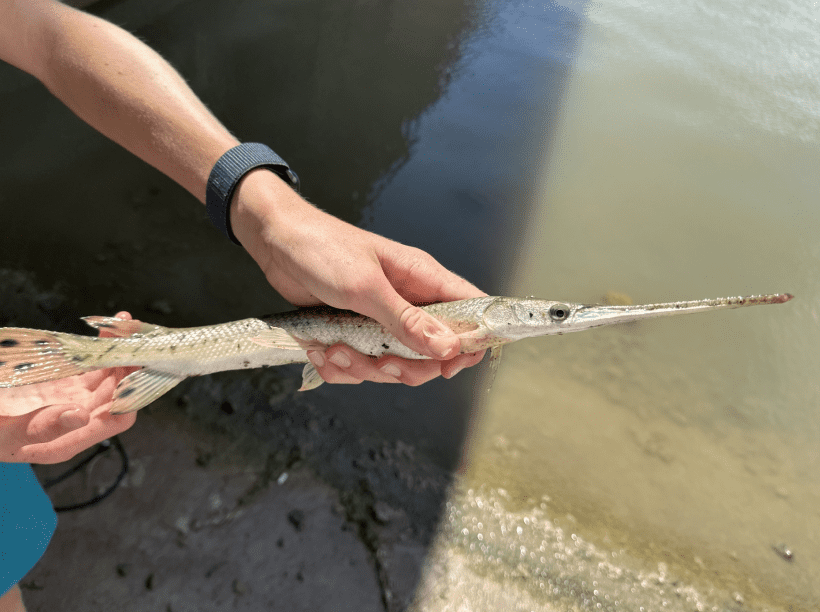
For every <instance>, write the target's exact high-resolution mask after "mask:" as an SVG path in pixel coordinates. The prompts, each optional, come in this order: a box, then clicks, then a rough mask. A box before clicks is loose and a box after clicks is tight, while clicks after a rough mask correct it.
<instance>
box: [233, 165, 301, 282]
mask: <svg viewBox="0 0 820 612" xmlns="http://www.w3.org/2000/svg"><path fill="white" fill-rule="evenodd" d="M302 204H307V202H305V200H303V199H302V197H301V196H300V195H299V194H298V193H297V192H296V191H294V190H293V188H291V186H290V185H288V184H287V183H286V182H285V181H284V180H282V179H281V178H280V177H279V176H277V175H276V174H275V173H273V172H271V171H270V170H267V169H265V168H257V169H255V170H251V171H250V172H248V173H247V174H246V175H245V176H244V177H243V178H242V180H241V181H240V182H239V184H238V185H237V187H236V191H235V192H234V195H233V199H232V201H231V204H230V209H229V218H230V223H231V229H232V230H233V233H234V235H235V236H236V238H237V239H238V240H239V242H240V243H241V244H242V246H243V247H244V248H245V250H246V251H248V253H249V254H250V255H251V257H253V259H254V260H256V262H257V263H258V264H259V265H260V266H261V267H263V269H264V267H265V266H264V265H263V264H264V262H265V261H266V260H267V258H268V257H269V256H270V249H271V246H272V245H273V244H275V243H276V242H277V235H280V234H282V233H283V231H284V230H285V229H286V228H287V223H288V222H287V221H286V219H287V217H288V216H289V214H288V211H290V210H293V209H294V208H296V207H298V206H299V205H302Z"/></svg>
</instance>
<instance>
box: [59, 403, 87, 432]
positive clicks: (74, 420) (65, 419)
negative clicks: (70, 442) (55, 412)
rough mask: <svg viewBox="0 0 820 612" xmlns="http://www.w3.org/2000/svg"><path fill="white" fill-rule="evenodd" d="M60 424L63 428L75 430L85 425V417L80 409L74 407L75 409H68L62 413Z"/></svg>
mask: <svg viewBox="0 0 820 612" xmlns="http://www.w3.org/2000/svg"><path fill="white" fill-rule="evenodd" d="M60 425H61V426H62V427H63V429H68V430H70V431H73V430H75V429H79V428H80V427H82V426H83V425H85V419H84V418H83V415H82V414H81V413H80V409H79V408H74V409H73V410H66V411H65V412H63V413H62V414H61V415H60Z"/></svg>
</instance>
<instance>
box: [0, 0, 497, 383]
mask: <svg viewBox="0 0 820 612" xmlns="http://www.w3.org/2000/svg"><path fill="white" fill-rule="evenodd" d="M0 58H3V59H6V60H7V61H9V62H11V63H13V64H15V65H17V66H18V67H19V68H21V69H23V70H25V71H27V72H29V73H31V74H32V75H34V76H35V77H37V78H38V79H39V80H40V81H42V82H43V83H44V84H45V85H46V87H48V88H49V90H50V91H51V92H52V93H54V95H56V96H57V97H58V98H60V99H61V100H62V101H63V102H65V103H66V104H67V105H68V106H69V107H70V108H71V109H72V110H73V111H74V112H75V113H77V115H79V116H80V117H81V118H82V119H84V120H85V121H86V122H88V123H89V124H90V125H91V126H93V127H94V128H96V129H98V130H99V131H101V132H102V133H103V134H105V135H106V136H108V137H109V138H111V139H112V140H114V141H116V142H118V143H119V144H121V145H122V146H124V147H125V148H126V149H128V150H129V151H132V152H133V153H135V154H136V155H138V156H139V157H141V158H142V159H143V160H145V161H146V162H148V163H149V164H151V165H153V166H154V167H156V168H157V169H159V170H160V171H162V172H163V173H165V174H167V175H168V176H170V177H171V178H173V179H174V180H175V181H177V182H178V183H180V184H181V185H182V186H184V187H185V188H186V189H187V190H188V191H190V192H191V193H192V194H193V195H194V196H196V197H197V198H198V199H199V200H200V201H204V199H205V190H206V184H207V179H208V176H209V174H210V171H211V169H212V167H213V165H214V164H215V163H216V161H217V159H218V158H219V157H220V156H221V155H222V154H223V153H224V152H225V151H227V150H228V149H230V148H232V147H233V146H235V145H236V144H238V141H237V140H236V139H235V138H234V137H233V136H231V134H230V133H229V132H228V131H227V130H226V129H225V128H224V127H223V126H222V125H221V124H220V123H219V122H218V121H217V120H216V118H215V117H214V116H213V115H212V114H211V113H210V112H209V111H208V110H207V109H206V108H205V106H204V105H203V104H202V103H201V102H200V101H199V99H198V98H197V97H196V96H195V95H194V93H193V92H192V91H191V90H190V88H189V87H188V86H187V84H186V83H185V82H184V80H183V79H182V78H181V77H180V76H179V75H178V74H177V72H176V71H175V70H174V69H173V68H171V66H170V65H169V64H168V63H167V62H165V61H164V60H163V59H162V58H161V57H160V56H159V55H158V54H157V53H155V52H154V51H152V50H151V49H150V48H149V47H147V46H146V45H145V44H143V43H142V42H140V41H139V40H137V39H136V38H135V37H133V36H132V35H130V34H128V33H127V32H125V31H124V30H122V29H120V28H118V27H117V26H115V25H113V24H110V23H108V22H106V21H104V20H102V19H99V18H97V17H94V16H91V15H88V14H86V13H83V12H81V11H78V10H75V9H72V8H69V7H67V6H65V5H62V4H60V3H58V2H55V1H53V0H29V1H25V2H24V1H17V0H0ZM231 223H232V226H233V230H234V233H235V234H236V236H237V238H238V239H239V240H240V242H241V243H242V245H243V246H244V247H245V248H246V249H247V250H248V252H249V253H250V255H251V256H252V257H253V258H254V260H255V261H256V262H257V263H258V264H259V266H260V267H261V268H262V269H263V270H264V271H265V274H266V276H267V278H268V280H269V281H270V283H271V284H272V285H273V287H274V288H275V289H277V290H278V291H279V292H280V293H281V294H282V295H283V296H284V297H285V298H286V299H288V300H289V301H291V302H292V303H294V304H298V305H306V304H314V303H318V302H324V303H326V304H329V305H331V306H335V307H337V308H346V309H350V310H355V311H357V312H360V313H362V314H364V315H367V316H371V317H373V318H375V319H376V320H378V321H379V322H380V323H382V324H383V325H385V326H386V327H387V328H388V329H389V330H390V331H391V332H392V333H393V334H394V335H395V336H396V337H397V338H398V339H399V340H400V341H401V342H402V343H403V344H405V345H407V346H409V347H410V348H412V349H414V350H416V351H417V352H419V353H422V354H424V355H426V356H428V357H431V358H433V361H411V360H402V359H398V358H395V357H388V358H383V359H382V360H378V361H375V360H371V359H369V358H366V357H364V356H363V355H360V354H358V353H355V352H354V351H352V350H351V349H349V348H347V347H341V346H337V347H332V348H331V349H329V350H328V351H326V353H325V354H320V353H317V352H312V353H311V355H310V357H311V359H312V361H313V362H314V365H316V366H317V369H318V370H319V373H320V375H321V376H322V377H323V378H324V379H325V380H328V381H329V382H359V381H361V380H363V379H368V380H377V381H383V382H396V381H399V382H404V383H408V384H420V383H422V382H425V381H427V380H429V379H431V378H434V377H436V376H439V375H441V374H444V375H445V376H452V375H453V374H454V373H455V372H457V371H458V370H460V369H462V368H463V367H466V366H470V365H473V364H475V363H477V362H478V361H479V360H480V359H481V356H482V354H481V353H478V354H472V355H462V356H458V357H456V355H458V351H459V346H460V342H459V340H458V338H457V337H456V336H455V335H454V334H453V333H452V331H451V330H450V329H449V328H447V327H446V326H445V325H443V324H442V323H440V322H438V321H437V320H436V319H434V318H433V317H431V316H430V315H428V314H426V313H425V312H423V311H422V310H421V309H419V308H417V307H416V306H414V305H413V304H412V303H411V302H415V303H421V302H435V301H442V300H455V299H462V298H469V297H478V296H481V295H484V294H483V292H481V291H479V290H478V289H477V288H476V287H474V286H473V285H471V284H470V283H468V282H467V281H465V280H463V279H461V278H459V277H458V276H456V275H454V274H452V273H451V272H449V271H448V270H446V269H445V268H444V267H442V266H441V265H440V264H439V263H438V262H436V261H435V260H434V259H433V258H432V257H430V256H429V255H428V254H426V253H424V252H423V251H420V250H418V249H414V248H411V247H407V246H404V245H401V244H398V243H395V242H392V241H390V240H387V239H385V238H382V237H380V236H376V235H374V234H372V233H369V232H366V231H364V230H361V229H358V228H356V227H354V226H351V225H349V224H347V223H344V222H343V221H341V220H339V219H337V218H335V217H332V216H331V215H328V214H326V213H324V212H322V211H320V210H319V209H317V208H315V207H314V206H312V205H311V204H309V203H308V202H306V201H305V200H304V199H302V198H301V197H300V196H299V195H298V194H297V193H296V192H294V191H293V190H291V189H290V188H289V187H288V186H287V185H286V184H285V183H284V182H283V181H282V180H281V179H279V177H277V176H276V175H274V174H273V173H271V172H269V171H266V170H256V171H253V172H251V173H249V174H248V175H247V176H246V177H245V179H244V180H243V181H242V183H240V185H239V188H238V189H237V192H236V195H235V196H234V199H233V205H232V206H231ZM444 359H449V361H439V360H444ZM347 363H349V365H346V364H347ZM386 366H387V367H386Z"/></svg>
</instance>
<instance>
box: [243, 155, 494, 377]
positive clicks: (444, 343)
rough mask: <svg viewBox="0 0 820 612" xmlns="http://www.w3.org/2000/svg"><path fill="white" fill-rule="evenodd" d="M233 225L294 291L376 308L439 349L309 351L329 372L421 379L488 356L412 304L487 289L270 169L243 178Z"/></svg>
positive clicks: (276, 278)
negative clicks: (354, 220) (345, 217)
mask: <svg viewBox="0 0 820 612" xmlns="http://www.w3.org/2000/svg"><path fill="white" fill-rule="evenodd" d="M231 224H232V227H233V230H234V233H235V234H236V236H237V237H238V239H239V240H240V242H241V243H242V245H243V246H244V247H245V248H246V249H247V250H248V252H249V253H250V254H251V256H252V257H253V258H254V260H255V261H256V262H257V263H258V264H259V266H260V267H261V268H262V270H263V271H264V272H265V276H266V277H267V279H268V281H269V282H270V284H271V285H272V286H273V287H274V288H275V289H276V290H277V291H279V293H281V294H282V295H283V296H284V297H285V299H287V300H288V301H290V302H292V303H293V304H297V305H300V306H305V305H313V304H321V303H324V304H327V305H329V306H333V307H335V308H340V309H344V310H353V311H355V312H358V313H360V314H363V315H365V316H368V317H370V318H372V319H375V320H376V321H378V322H379V323H381V324H382V325H383V326H384V327H385V328H386V329H387V330H389V331H390V333H391V334H393V335H394V336H395V337H396V338H398V340H399V341H401V343H402V344H404V345H405V346H407V347H409V348H411V349H413V350H414V351H416V352H417V353H420V354H421V355H425V356H426V357H429V358H430V360H423V361H422V360H410V359H402V358H400V357H397V356H395V355H393V356H384V357H382V358H381V359H379V360H374V359H372V358H370V357H366V356H364V355H362V354H361V353H358V352H356V351H354V350H352V349H351V348H349V347H347V346H343V345H334V346H332V347H330V348H328V349H327V350H326V351H321V350H312V351H309V352H308V358H309V359H310V361H311V363H313V365H314V366H315V367H316V369H317V371H318V372H319V374H320V375H321V377H322V378H323V379H324V380H326V381H328V382H333V383H359V382H361V381H362V380H371V381H376V382H402V383H405V384H409V385H419V384H422V383H424V382H427V381H428V380H430V379H432V378H435V377H437V376H441V375H443V376H444V377H445V378H450V377H452V376H454V375H455V374H456V373H458V372H459V371H460V370H462V369H463V368H465V367H470V366H472V365H475V364H476V363H478V362H479V361H481V358H482V357H483V356H484V352H483V351H479V352H476V353H470V354H464V355H459V352H460V349H461V346H460V341H459V339H458V337H457V336H456V334H455V333H453V331H452V330H451V329H450V328H449V327H447V326H446V325H444V324H443V323H442V322H441V321H439V320H437V319H436V318H434V317H433V316H431V315H430V314H428V313H426V312H425V311H423V310H422V309H421V308H418V307H417V306H414V305H413V304H411V302H413V303H415V304H420V303H432V302H449V301H455V300H461V299H467V298H475V297H483V296H485V295H486V294H485V293H484V292H482V291H480V290H479V289H477V288H476V287H475V286H473V285H472V284H470V283H468V282H467V281H466V280H464V279H462V278H460V277H459V276H457V275H455V274H453V273H452V272H450V271H449V270H447V269H446V268H444V267H443V266H442V265H441V264H439V263H438V262H437V261H436V260H435V259H434V258H433V257H431V256H430V255H429V254H427V253H425V252H424V251H421V250H419V249H416V248H412V247H408V246H405V245H402V244H399V243H396V242H393V241H391V240H388V239H386V238H383V237H381V236H378V235H376V234H373V233H370V232H367V231H365V230H362V229H359V228H357V227H354V226H352V225H350V224H348V223H345V222H344V221H342V220H340V219H337V218H336V217H333V216H331V215H329V214H327V213H324V212H323V211H321V210H319V209H318V208H316V207H314V206H312V205H311V204H309V203H308V202H306V201H305V200H304V199H302V198H301V197H300V196H299V194H297V193H296V192H295V191H293V190H292V189H291V188H290V187H288V186H287V185H286V184H285V183H284V182H283V181H282V180H281V179H279V178H278V177H277V176H276V175H274V174H272V173H270V172H267V171H265V170H261V171H257V172H252V173H250V174H249V175H248V176H247V177H246V178H245V179H244V180H243V181H242V183H241V185H240V188H239V190H238V191H237V194H236V196H235V197H234V199H233V203H232V206H231Z"/></svg>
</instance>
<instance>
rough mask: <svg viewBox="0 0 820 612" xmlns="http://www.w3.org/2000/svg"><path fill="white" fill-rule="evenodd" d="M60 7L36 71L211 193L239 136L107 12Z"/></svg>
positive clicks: (147, 157) (98, 123)
mask: <svg viewBox="0 0 820 612" xmlns="http://www.w3.org/2000/svg"><path fill="white" fill-rule="evenodd" d="M54 8H55V10H53V11H49V13H48V15H47V16H44V18H43V24H42V32H43V44H44V47H45V50H44V54H43V58H44V59H43V61H42V63H41V67H40V72H39V74H36V75H35V76H37V77H38V78H39V79H40V80H41V81H42V82H43V83H44V84H45V85H46V87H48V89H49V90H50V91H51V92H52V93H53V94H54V95H55V96H57V97H58V98H59V99H60V100H62V101H63V102H64V103H65V104H66V105H67V106H68V107H69V108H71V109H72V110H73V111H74V112H75V113H76V114H77V115H78V116H79V117H81V118H82V119H83V120H85V121H86V122H87V123H89V124H90V125H91V126H92V127H94V128H96V129H97V130H98V131H100V132H102V133H103V134H105V135H106V136H107V137H109V138H111V139H112V140H114V141H115V142H117V143H119V144H120V145H122V146H123V147H125V148H126V149H128V150H129V151H131V152H132V153H134V154H135V155H137V156H138V157H140V158H141V159H143V160H144V161H146V162H147V163H149V164H151V165H152V166H154V167H155V168H157V169H158V170H160V171H161V172H163V173H164V174H166V175H168V176H169V177H171V178H172V179H174V180H175V181H176V182H178V183H179V184H180V185H182V186H183V187H185V188H186V189H187V190H188V191H190V192H191V193H192V194H193V195H194V196H196V197H197V198H198V199H199V200H200V201H204V199H205V187H206V183H207V180H208V175H209V173H210V171H211V168H212V167H213V165H214V163H216V160H217V159H218V158H219V156H220V155H222V154H223V153H224V152H225V151H227V150H228V149H229V148H231V147H232V146H234V145H236V144H238V141H237V140H236V139H235V138H234V137H233V136H231V134H230V133H229V132H228V131H227V130H226V129H225V128H224V127H223V126H222V125H221V124H220V123H219V121H217V120H216V118H215V117H214V116H213V115H212V114H211V113H210V112H209V111H208V109H207V108H206V107H205V106H204V104H202V102H200V101H199V99H198V98H197V97H196V96H195V95H194V93H193V92H192V91H191V89H190V87H188V85H187V84H186V83H185V81H184V80H183V79H182V77H180V75H179V74H178V73H177V72H176V71H175V70H174V69H173V68H172V67H171V66H170V65H169V64H168V63H167V62H166V61H165V60H164V59H162V57H160V56H159V55H158V54H157V53H156V52H154V51H153V50H152V49H151V48H149V47H148V46H147V45H145V44H144V43H142V42H140V41H139V40H137V39H136V38H135V37H134V36H132V35H130V34H129V33H127V32H125V31H124V30H122V29H121V28H118V27H117V26H115V25H113V24H110V23H108V22H106V21H104V20H102V19H99V18H96V17H94V16H91V15H88V14H86V13H82V12H80V11H76V10H73V9H70V8H67V7H64V6H58V7H54Z"/></svg>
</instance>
